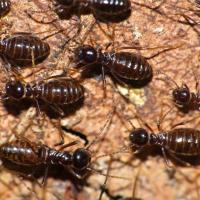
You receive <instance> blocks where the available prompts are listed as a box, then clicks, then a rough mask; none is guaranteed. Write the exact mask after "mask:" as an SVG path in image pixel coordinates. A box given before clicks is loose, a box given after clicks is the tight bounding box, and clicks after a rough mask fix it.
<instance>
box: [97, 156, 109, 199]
mask: <svg viewBox="0 0 200 200" xmlns="http://www.w3.org/2000/svg"><path fill="white" fill-rule="evenodd" d="M111 165H112V157H110V160H109V163H108V169H107V173H106V178H105V181H104V183H103V186H102V189H101V193H100V195H99V198H98V200H101V199H102V197H103V194H104V192H105V188H106V183H107V181H108V176H109V171H110V168H111Z"/></svg>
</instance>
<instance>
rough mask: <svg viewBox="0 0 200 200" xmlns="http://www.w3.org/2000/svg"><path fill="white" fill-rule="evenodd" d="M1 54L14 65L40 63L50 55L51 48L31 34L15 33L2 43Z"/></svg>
mask: <svg viewBox="0 0 200 200" xmlns="http://www.w3.org/2000/svg"><path fill="white" fill-rule="evenodd" d="M0 54H1V55H2V56H3V57H4V58H5V59H6V60H7V61H8V62H9V63H11V64H12V65H14V66H16V65H18V66H20V67H23V66H27V65H32V64H33V61H34V62H35V63H39V62H41V61H43V60H44V59H46V58H47V57H48V56H49V54H50V46H49V44H48V43H46V42H44V41H42V40H41V39H40V38H39V37H37V36H34V35H33V34H31V33H20V32H19V33H15V34H13V35H11V36H7V37H5V38H4V39H2V40H1V41H0Z"/></svg>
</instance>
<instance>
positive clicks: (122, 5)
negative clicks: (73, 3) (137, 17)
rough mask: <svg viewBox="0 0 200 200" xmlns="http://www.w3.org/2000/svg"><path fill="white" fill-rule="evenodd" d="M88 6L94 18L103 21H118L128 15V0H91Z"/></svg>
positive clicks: (129, 10)
mask: <svg viewBox="0 0 200 200" xmlns="http://www.w3.org/2000/svg"><path fill="white" fill-rule="evenodd" d="M90 8H91V10H92V13H93V15H94V16H95V18H96V19H98V20H100V21H105V22H120V21H122V20H124V19H126V18H128V17H129V15H130V13H131V4H130V1H129V0H91V2H90Z"/></svg>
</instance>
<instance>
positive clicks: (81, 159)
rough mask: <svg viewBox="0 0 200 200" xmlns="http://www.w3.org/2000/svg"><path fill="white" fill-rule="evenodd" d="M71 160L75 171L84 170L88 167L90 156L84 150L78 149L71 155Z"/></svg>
mask: <svg viewBox="0 0 200 200" xmlns="http://www.w3.org/2000/svg"><path fill="white" fill-rule="evenodd" d="M72 160H73V161H72V162H73V166H74V168H75V169H79V170H84V169H86V168H87V167H88V166H89V165H90V162H91V155H90V153H89V151H87V150H86V149H84V148H79V149H77V150H76V151H75V152H74V153H73V159H72Z"/></svg>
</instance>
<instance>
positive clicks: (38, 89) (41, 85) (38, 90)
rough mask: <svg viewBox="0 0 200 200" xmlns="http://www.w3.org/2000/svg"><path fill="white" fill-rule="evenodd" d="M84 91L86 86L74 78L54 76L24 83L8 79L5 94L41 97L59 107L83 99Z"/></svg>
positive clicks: (13, 96)
mask: <svg viewBox="0 0 200 200" xmlns="http://www.w3.org/2000/svg"><path fill="white" fill-rule="evenodd" d="M84 91H85V89H84V87H83V86H82V85H80V84H79V83H78V82H77V81H75V80H74V79H70V78H66V77H57V78H56V77H52V78H48V79H46V80H43V81H38V82H37V83H23V82H22V81H19V80H15V81H8V82H7V83H6V86H5V91H3V93H4V94H5V95H4V96H5V98H4V99H9V98H10V99H14V100H22V99H24V98H29V99H33V100H36V102H37V100H39V99H41V100H43V101H44V102H46V103H48V104H49V105H52V106H54V107H55V108H57V107H59V106H62V105H67V104H73V103H75V102H77V101H79V100H80V99H83V98H84ZM58 110H60V109H58Z"/></svg>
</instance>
